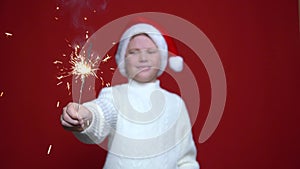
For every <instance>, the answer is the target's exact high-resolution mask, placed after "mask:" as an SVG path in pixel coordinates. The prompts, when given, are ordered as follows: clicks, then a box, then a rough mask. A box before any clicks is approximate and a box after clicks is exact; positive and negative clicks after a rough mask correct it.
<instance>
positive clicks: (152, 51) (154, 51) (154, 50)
mask: <svg viewBox="0 0 300 169" xmlns="http://www.w3.org/2000/svg"><path fill="white" fill-rule="evenodd" d="M147 53H148V54H155V53H157V49H148V50H147Z"/></svg>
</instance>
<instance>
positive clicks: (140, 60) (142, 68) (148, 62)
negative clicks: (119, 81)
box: [125, 34, 161, 83]
mask: <svg viewBox="0 0 300 169" xmlns="http://www.w3.org/2000/svg"><path fill="white" fill-rule="evenodd" d="M160 64H161V63H160V52H159V50H158V48H157V46H156V45H155V43H154V42H153V41H152V40H151V39H150V38H149V37H148V36H146V35H143V34H141V35H137V36H135V37H133V38H132V39H131V40H130V42H129V44H128V47H127V50H126V56H125V69H126V73H127V75H128V76H129V78H130V79H133V80H135V81H137V82H140V83H147V82H154V81H155V80H156V78H157V74H158V72H159V70H160Z"/></svg>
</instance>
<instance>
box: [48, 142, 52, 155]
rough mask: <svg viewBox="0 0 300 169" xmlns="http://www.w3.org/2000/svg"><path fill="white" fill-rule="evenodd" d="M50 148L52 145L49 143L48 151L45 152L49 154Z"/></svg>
mask: <svg viewBox="0 0 300 169" xmlns="http://www.w3.org/2000/svg"><path fill="white" fill-rule="evenodd" d="M51 148H52V145H51V144H50V145H49V147H48V152H47V154H50V151H51Z"/></svg>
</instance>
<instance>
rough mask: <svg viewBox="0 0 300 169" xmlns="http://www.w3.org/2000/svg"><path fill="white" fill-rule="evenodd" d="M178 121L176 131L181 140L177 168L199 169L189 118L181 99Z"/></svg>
mask: <svg viewBox="0 0 300 169" xmlns="http://www.w3.org/2000/svg"><path fill="white" fill-rule="evenodd" d="M179 121H180V122H179V125H178V130H177V132H179V135H180V137H181V142H180V144H179V159H178V161H177V166H178V168H179V169H199V168H200V166H199V163H198V162H197V161H196V156H197V150H196V146H195V143H194V140H193V136H192V130H191V129H192V127H191V123H190V118H189V115H188V112H187V109H186V106H185V104H184V102H183V101H182V109H181V115H180V120H179Z"/></svg>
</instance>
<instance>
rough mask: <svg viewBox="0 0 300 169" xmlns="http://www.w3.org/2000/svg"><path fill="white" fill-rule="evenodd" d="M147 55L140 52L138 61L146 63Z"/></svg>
mask: <svg viewBox="0 0 300 169" xmlns="http://www.w3.org/2000/svg"><path fill="white" fill-rule="evenodd" d="M146 55H147V54H146V53H145V52H141V53H140V56H139V61H140V62H147V61H148V58H147V56H146Z"/></svg>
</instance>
